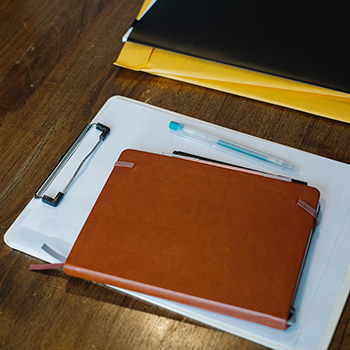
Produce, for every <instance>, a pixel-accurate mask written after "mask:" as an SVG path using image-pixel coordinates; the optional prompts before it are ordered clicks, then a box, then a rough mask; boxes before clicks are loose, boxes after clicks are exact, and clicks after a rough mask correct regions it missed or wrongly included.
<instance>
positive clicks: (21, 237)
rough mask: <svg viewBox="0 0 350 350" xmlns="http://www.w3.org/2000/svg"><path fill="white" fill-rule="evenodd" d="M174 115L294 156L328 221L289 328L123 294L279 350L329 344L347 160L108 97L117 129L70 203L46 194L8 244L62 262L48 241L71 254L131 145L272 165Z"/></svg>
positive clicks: (343, 240)
mask: <svg viewBox="0 0 350 350" xmlns="http://www.w3.org/2000/svg"><path fill="white" fill-rule="evenodd" d="M172 120H175V121H177V122H180V123H184V124H189V125H192V126H195V127H198V128H201V129H202V130H203V131H206V132H208V133H213V134H216V135H218V136H220V137H222V138H225V139H231V140H234V141H236V142H239V143H242V144H247V145H249V146H250V147H252V148H255V149H259V150H261V151H262V152H266V153H270V154H274V155H276V156H279V157H281V158H284V159H287V160H289V161H292V162H293V163H294V164H296V165H297V166H298V167H299V168H300V172H299V175H298V178H299V179H300V180H304V181H307V182H308V183H309V184H310V185H312V186H315V187H317V188H318V189H319V190H320V192H321V213H320V221H321V224H320V225H319V226H318V227H317V229H316V231H315V234H314V238H313V241H312V244H311V248H310V252H309V255H308V259H307V261H306V266H305V269H304V272H303V277H302V280H301V284H300V287H299V290H298V294H297V298H296V301H295V306H296V309H297V322H296V324H294V325H293V326H292V327H290V328H289V329H288V330H286V331H280V330H276V329H272V328H269V327H265V326H262V325H257V324H253V323H251V322H247V321H242V320H238V319H234V318H231V317H228V316H225V315H220V314H215V313H212V312H209V311H204V310H201V309H197V308H193V307H189V306H185V305H182V304H178V303H174V302H170V301H167V300H164V299H159V298H154V297H150V296H147V295H143V294H139V293H134V292H130V291H125V290H123V291H124V292H126V293H129V294H131V295H133V296H136V297H139V298H141V299H143V300H146V301H148V302H151V303H153V304H157V305H159V306H161V307H164V308H167V309H170V310H172V311H175V312H178V313H180V314H182V315H185V316H187V317H190V318H193V319H195V320H198V321H200V322H203V323H206V324H208V325H211V326H213V327H216V328H218V329H221V330H224V331H227V332H229V333H232V334H235V335H238V336H241V337H243V338H246V339H249V340H251V341H254V342H257V343H260V344H263V345H265V346H268V347H271V348H273V349H326V348H327V347H328V345H329V343H330V341H331V338H332V335H333V333H334V330H335V328H336V325H337V322H338V320H339V317H340V315H341V311H342V308H343V307H344V304H345V302H346V299H347V296H348V294H349V289H350V278H349V276H350V270H349V266H350V255H349V254H348V247H350V235H349V234H348V232H349V230H350V206H349V204H348V198H349V197H350V186H348V179H349V178H350V166H349V165H347V164H344V163H340V162H336V161H333V160H330V159H326V158H322V157H319V156H315V155H312V154H310V153H306V152H303V151H300V150H296V149H293V148H290V147H286V146H283V145H279V144H276V143H273V142H269V141H266V140H263V139H259V138H256V137H253V136H249V135H246V134H242V133H238V132H234V131H232V130H229V129H225V128H222V127H219V126H216V125H213V124H210V123H206V122H203V121H200V120H196V119H194V118H190V117H187V116H184V115H181V114H177V113H174V112H170V111H167V110H164V109H161V108H157V107H154V106H151V105H148V104H145V103H141V102H138V101H135V100H131V99H128V98H125V97H121V96H116V97H112V98H110V99H109V100H108V101H107V102H106V104H105V105H104V106H103V108H102V109H101V110H100V112H99V113H98V114H97V115H96V117H95V118H94V120H93V121H92V124H93V123H101V124H103V125H104V126H107V127H109V128H110V134H109V135H108V136H107V137H106V139H105V140H104V142H102V143H101V144H100V145H99V146H98V148H97V149H96V150H95V152H94V154H93V155H92V156H91V157H90V158H89V160H88V164H87V166H86V167H85V168H84V169H83V170H82V171H81V172H80V174H79V175H78V176H77V177H76V178H75V180H74V183H72V184H71V186H70V188H69V191H68V192H67V193H66V194H65V197H64V199H63V200H62V202H61V203H60V204H59V205H58V206H56V207H54V206H51V205H47V204H46V203H44V202H43V201H42V200H41V198H33V199H32V200H31V201H30V202H29V204H28V205H27V206H26V208H25V209H24V210H23V212H22V213H21V214H20V215H19V217H18V218H17V219H16V221H15V222H14V223H13V225H12V226H11V227H10V229H9V230H8V231H7V232H6V234H5V236H4V240H5V242H6V244H8V245H9V246H10V247H11V248H13V249H16V250H19V251H22V252H24V253H27V254H29V255H31V256H33V257H36V258H39V259H41V260H44V261H46V262H50V263H57V260H56V259H55V258H53V256H51V255H50V254H48V253H46V252H45V251H44V250H43V249H42V246H43V245H44V244H47V245H49V246H50V247H51V248H53V249H54V250H55V251H57V252H59V253H60V254H61V255H63V256H68V254H69V251H70V249H71V247H72V246H73V244H74V242H75V240H76V238H77V236H78V235H79V232H80V230H81V228H82V226H83V225H84V223H85V220H86V219H87V217H88V215H89V213H90V211H91V209H92V207H93V205H94V203H95V201H96V199H97V197H98V195H99V193H100V192H101V190H102V188H103V186H104V184H105V182H106V180H107V178H108V176H109V174H110V172H111V171H112V169H113V166H114V163H115V161H116V160H117V159H118V157H119V155H120V153H121V152H122V151H123V150H124V149H127V148H133V149H139V150H144V151H149V152H155V153H167V154H171V153H172V152H173V151H174V150H181V151H184V152H189V153H194V154H197V155H201V156H205V157H209V158H212V159H217V160H221V161H225V162H229V163H234V164H237V165H240V166H245V167H254V168H256V169H258V170H261V171H266V170H269V169H266V168H264V167H263V166H262V165H261V164H254V165H253V166H252V163H251V161H250V160H248V159H247V158H243V157H241V156H240V155H239V154H237V155H234V154H232V153H224V152H220V151H219V150H218V149H212V148H208V147H206V146H204V145H201V144H193V143H191V142H189V141H187V140H185V139H182V138H179V137H177V136H176V135H173V134H172V133H171V132H170V131H169V128H168V125H169V122H170V121H172ZM99 135H100V132H99V130H96V129H94V128H92V129H91V130H89V132H88V133H87V134H86V136H85V137H84V139H83V140H82V141H81V142H80V143H79V147H78V149H77V150H76V151H75V152H74V154H73V155H72V156H71V157H70V159H69V160H68V161H67V162H66V164H65V166H64V170H62V172H60V173H59V174H58V175H57V177H56V178H55V179H54V181H52V183H51V184H50V186H48V188H47V189H46V190H45V191H46V192H47V194H48V195H50V196H55V194H57V191H60V189H62V188H63V187H62V186H64V185H65V184H66V182H67V174H68V179H69V178H71V176H72V174H73V173H74V172H75V170H76V169H77V166H79V164H80V162H81V159H82V158H84V157H85V155H86V154H88V153H89V152H90V151H91V149H92V147H93V145H95V144H96V140H98V138H99ZM272 171H273V170H272ZM39 197H40V196H39ZM28 273H30V272H28ZM233 278H234V276H233Z"/></svg>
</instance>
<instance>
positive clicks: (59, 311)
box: [0, 0, 350, 350]
mask: <svg viewBox="0 0 350 350" xmlns="http://www.w3.org/2000/svg"><path fill="white" fill-rule="evenodd" d="M141 5H142V0H89V1H87V0H86V1H83V0H51V1H42V0H2V1H1V2H0V43H1V45H0V84H1V88H0V149H1V153H0V233H1V236H2V237H3V235H4V234H5V232H6V231H7V229H8V228H9V227H10V225H11V224H12V223H13V221H14V220H15V219H16V217H17V216H18V215H19V214H20V213H21V211H22V210H23V209H24V208H25V206H26V205H27V203H28V202H29V201H30V199H31V198H32V196H33V194H34V193H35V191H36V190H37V189H38V188H39V186H40V184H41V183H42V182H43V181H44V179H45V178H46V176H47V175H48V174H49V172H50V171H51V170H52V168H53V167H54V166H55V165H56V163H57V160H58V159H59V157H60V155H61V154H63V153H64V152H65V151H66V150H67V149H68V148H69V146H70V145H71V143H72V140H74V139H75V138H76V137H77V136H78V135H79V133H80V132H81V130H82V129H83V128H84V126H85V125H86V124H87V123H88V122H90V121H91V119H92V118H93V117H94V116H95V115H96V113H97V112H98V111H99V109H100V108H101V107H102V106H103V104H104V103H105V102H106V101H107V99H108V98H110V97H111V96H114V95H122V96H126V97H130V98H133V99H135V100H139V101H142V102H147V103H150V104H152V105H155V106H158V107H162V108H166V109H169V110H172V111H175V112H179V113H182V114H185V115H188V116H191V117H194V118H198V119H202V120H205V121H209V122H212V123H215V124H218V125H221V126H225V127H228V128H231V129H234V130H237V131H240V132H244V133H247V134H251V135H254V136H258V137H261V138H264V139H267V140H271V141H274V142H278V143H281V144H284V145H288V146H291V147H294V148H298V149H301V150H304V151H307V152H310V153H313V154H317V155H320V156H323V157H327V158H331V159H335V160H338V161H341V162H344V163H348V164H350V125H349V124H346V123H341V122H338V121H334V120H330V119H326V118H321V117H318V116H314V115H310V114H306V113H302V112H298V111H294V110H290V109H287V108H283V107H279V106H274V105H269V104H266V103H262V102H259V101H254V100H250V99H246V98H243V97H239V96H234V95H230V94H226V93H223V92H219V91H214V90H210V89H206V88H202V87H198V86H194V85H190V84H186V83H181V82H177V81H174V80H169V79H164V78H161V77H157V76H153V75H149V74H146V73H142V72H134V71H131V70H127V69H123V68H120V67H117V66H115V65H113V62H114V61H115V60H116V58H117V56H118V54H119V52H120V50H121V48H122V40H121V39H122V36H123V35H124V33H125V32H126V30H127V29H128V27H129V26H130V25H131V23H132V21H133V19H134V18H135V16H136V15H137V13H138V11H139V9H140V8H141ZM0 258H1V264H0V348H1V349H244V350H248V349H263V348H264V347H263V346H260V345H257V344H254V343H252V342H250V341H248V340H244V339H241V338H239V337H236V336H234V335H231V334H228V333H225V332H222V331H219V330H217V329H214V328H212V327H208V326H206V325H203V324H201V323H199V322H196V321H193V320H191V319H188V318H186V317H183V316H181V315H178V314H175V313H173V312H170V311H167V310H164V309H162V308H159V307H157V306H154V305H151V304H148V303H146V302H143V301H140V300H137V299H136V298H133V297H130V296H128V295H125V294H122V293H119V292H116V291H114V290H111V289H108V288H105V287H103V286H101V285H97V284H94V283H90V282H87V281H84V280H80V279H77V278H73V277H69V276H67V275H65V274H64V273H63V272H61V271H46V272H30V271H28V267H29V265H30V264H31V263H36V262H38V260H36V259H34V258H31V257H29V256H27V255H25V254H23V253H20V252H17V251H14V250H11V249H10V248H9V247H7V246H6V245H5V243H4V242H3V240H2V241H1V243H0ZM349 345H350V302H349V300H348V302H347V304H346V306H345V308H344V310H343V313H342V316H341V318H340V321H339V324H338V326H337V329H336V331H335V333H334V336H333V339H332V342H331V345H330V349H348V348H349Z"/></svg>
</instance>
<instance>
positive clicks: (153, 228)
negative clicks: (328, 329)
mask: <svg viewBox="0 0 350 350" xmlns="http://www.w3.org/2000/svg"><path fill="white" fill-rule="evenodd" d="M116 165H117V166H115V167H114V169H113V171H112V173H111V175H110V177H109V179H108V180H107V183H106V185H105V187H104V189H103V190H102V192H101V194H100V196H99V198H98V200H97V202H96V204H95V206H94V208H93V210H92V212H91V213H90V215H89V217H88V219H87V221H86V223H85V225H84V227H83V229H82V231H81V233H80V235H79V237H78V238H77V240H76V242H75V244H74V246H73V248H72V250H71V252H70V254H69V256H68V258H67V260H66V263H65V264H64V270H65V272H66V273H67V274H70V275H73V276H76V277H81V278H85V279H88V280H91V281H95V282H100V283H104V284H107V285H112V286H116V287H120V288H124V289H128V290H132V291H136V292H140V293H144V294H148V295H153V296H156V297H160V298H164V299H168V300H172V301H175V302H179V303H183V304H187V305H190V306H194V307H198V308H202V309H206V310H210V311H213V312H217V313H223V314H226V315H229V316H232V317H237V318H241V319H244V320H248V321H252V322H256V323H260V324H263V325H266V326H270V327H273V328H278V329H286V328H287V326H288V319H289V316H290V311H291V308H292V306H293V300H294V297H295V294H296V291H297V286H298V282H299V279H300V275H301V272H302V269H303V265H304V261H305V258H306V255H307V251H308V247H309V243H310V240H311V236H312V231H313V227H314V217H313V216H312V215H310V213H309V212H308V211H307V210H305V208H303V207H301V206H299V205H298V204H297V203H298V201H299V200H302V201H303V202H305V203H307V205H309V206H310V207H312V208H315V209H316V208H317V206H318V201H319V196H320V194H319V191H318V190H317V189H316V188H313V187H310V186H307V185H302V184H298V183H292V182H287V181H282V180H276V179H273V178H269V177H264V176H260V175H254V174H248V173H244V172H241V171H237V170H234V169H232V170H231V169H224V168H222V167H218V166H215V165H208V164H200V163H198V162H194V161H190V160H187V159H179V158H174V157H171V156H165V155H160V154H154V153H148V152H143V151H138V150H125V151H124V152H123V153H122V154H121V156H120V157H119V160H118V161H117V163H116Z"/></svg>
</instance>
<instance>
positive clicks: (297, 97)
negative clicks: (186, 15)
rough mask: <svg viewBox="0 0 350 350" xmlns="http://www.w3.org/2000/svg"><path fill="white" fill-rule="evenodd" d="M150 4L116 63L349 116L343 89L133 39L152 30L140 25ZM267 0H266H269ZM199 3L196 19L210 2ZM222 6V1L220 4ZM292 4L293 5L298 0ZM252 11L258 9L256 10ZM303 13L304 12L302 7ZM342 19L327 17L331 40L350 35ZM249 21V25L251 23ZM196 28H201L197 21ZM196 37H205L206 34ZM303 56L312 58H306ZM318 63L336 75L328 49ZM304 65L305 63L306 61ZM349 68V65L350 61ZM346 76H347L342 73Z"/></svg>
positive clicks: (341, 50)
mask: <svg viewBox="0 0 350 350" xmlns="http://www.w3.org/2000/svg"><path fill="white" fill-rule="evenodd" d="M157 3H158V4H157ZM157 3H156V4H155V5H153V6H156V5H157V6H164V4H162V3H164V1H157ZM166 3H168V2H166ZM170 3H171V2H169V4H170ZM237 3H238V2H237V1H231V2H230V6H238V5H237ZM240 3H241V4H240V5H239V6H244V4H245V3H244V2H240ZM149 4H150V1H149V0H146V1H145V3H144V5H143V7H142V9H141V11H140V13H139V15H138V16H137V19H138V20H140V21H139V22H136V25H135V26H134V28H133V31H134V30H135V32H134V33H133V31H132V33H133V34H131V35H130V37H129V40H128V41H127V42H125V44H124V46H123V49H122V51H121V52H120V54H119V57H118V59H117V61H116V62H115V64H116V65H118V66H121V67H124V68H128V69H132V70H135V71H143V72H146V73H151V74H156V75H159V76H162V77H165V78H170V79H175V80H179V81H183V82H187V83H192V84H196V85H199V86H204V87H207V88H212V89H216V90H220V91H224V92H227V93H232V94H236V95H240V96H244V97H248V98H252V99H256V100H260V101H264V102H268V103H273V104H276V105H281V106H284V107H288V108H292V109H297V110H300V111H304V112H308V113H313V114H316V115H320V116H323V117H327V118H333V119H337V120H340V121H345V122H349V121H350V117H349V111H350V95H349V94H348V93H344V92H340V91H338V90H334V89H330V88H325V87H323V85H322V86H316V85H311V84H307V83H304V82H301V81H304V80H305V79H304V80H301V81H300V80H292V79H287V78H286V77H285V76H284V75H283V76H277V75H275V74H267V73H266V72H265V71H264V72H262V71H261V70H259V71H257V70H254V69H253V68H250V67H248V68H247V67H246V66H245V65H242V66H238V65H232V64H224V63H221V62H219V61H213V60H209V59H205V58H200V57H199V56H198V55H197V56H192V55H190V54H189V53H186V54H185V53H183V52H184V51H183V50H181V52H180V51H175V50H174V49H173V48H172V47H170V48H167V49H164V48H159V46H157V45H156V43H153V44H151V43H150V42H151V41H150V40H147V42H148V43H149V44H140V43H139V41H137V42H136V41H131V40H132V38H134V39H133V40H137V39H138V38H137V37H136V36H139V35H141V36H144V35H148V34H147V32H146V34H142V33H141V34H140V31H141V30H143V28H142V26H143V25H142V26H140V25H141V24H142V23H143V21H144V20H146V19H147V17H146V15H147V16H148V15H152V12H151V10H152V11H153V10H154V9H153V7H152V8H151V9H150V10H149V11H148V12H146V14H145V11H146V9H147V8H148V6H149ZM211 4H212V6H214V3H213V2H211ZM263 4H264V5H265V2H264V3H263ZM291 4H292V3H291ZM305 4H306V5H305V6H306V9H307V8H308V7H309V8H310V6H311V5H310V2H309V1H308V2H306V3H305ZM196 5H197V12H195V11H194V12H193V13H192V14H193V18H195V19H196V20H199V19H200V18H201V17H200V15H201V13H202V12H203V10H202V8H203V6H207V5H206V3H205V2H197V3H196ZM215 5H217V2H215ZM267 5H268V4H267ZM218 6H222V5H220V4H218ZM247 6H248V3H247ZM291 6H294V3H293V4H292V5H291ZM315 6H316V5H315ZM299 7H300V5H299ZM333 7H334V9H333V10H332V11H333V14H332V16H331V17H332V18H333V19H334V17H335V16H336V13H337V11H338V12H340V13H341V12H342V11H341V10H339V8H337V6H333ZM252 11H253V13H254V9H253V10H252ZM319 11H321V12H322V8H317V13H318V12H319ZM209 12H210V11H209ZM231 12H232V11H231ZM285 12H286V15H288V13H287V8H286V10H285ZM301 12H302V13H303V11H301ZM314 13H315V11H314V12H313V15H312V16H314ZM262 14H263V13H262ZM262 14H261V15H262ZM270 16H272V14H270ZM300 16H302V15H298V18H299V17H300ZM305 16H306V14H304V17H305ZM312 16H311V17H312ZM312 18H313V17H312ZM294 20H295V21H296V22H297V23H298V25H296V24H295V23H294V24H293V27H292V28H291V29H290V30H292V29H293V28H294V27H296V26H297V28H298V30H299V31H300V30H301V29H300V27H299V25H300V21H297V20H296V19H294ZM232 22H233V15H232V19H230V20H229V23H232ZM210 23H212V21H210V22H208V26H209V25H210ZM247 23H249V26H252V27H254V25H256V23H255V22H254V21H252V20H249V21H247ZM342 23H344V22H342V21H339V23H338V24H337V25H336V26H334V27H333V26H332V25H329V21H328V18H327V28H332V30H331V31H329V32H328V33H327V38H328V40H333V39H332V38H331V39H330V37H332V34H334V40H335V41H337V42H339V43H340V42H341V41H343V42H345V41H346V40H345V39H344V38H345V37H346V35H345V36H344V33H345V32H346V31H345V32H344V31H343V30H340V27H341V26H342V25H343V24H342ZM181 26H182V20H181ZM245 26H248V24H247V25H245ZM178 27H180V26H179V25H177V28H178ZM193 28H194V29H196V28H195V27H194V26H193ZM220 28H222V27H221V26H220V27H219V28H214V30H218V31H219V30H220ZM249 28H250V27H249ZM259 28H260V27H259ZM316 28H318V27H316ZM275 29H276V28H275ZM242 30H243V28H242ZM276 30H277V29H276ZM324 30H326V28H324ZM347 30H348V29H347ZM175 32H176V30H175ZM317 33H318V34H319V37H320V39H321V40H323V34H322V33H321V32H320V31H318V32H317ZM314 34H315V33H314ZM172 35H176V34H172ZM220 35H221V36H222V37H223V40H225V39H226V40H227V41H229V40H228V39H227V36H226V33H223V32H220ZM236 36H238V38H239V37H240V36H241V29H240V30H239V32H238V34H237V35H236ZM342 38H343V39H344V40H345V41H344V40H343V39H342ZM197 39H198V40H200V39H201V38H197ZM202 39H203V38H202ZM142 41H145V40H142ZM183 42H187V39H185V40H184V41H183ZM283 43H284V42H282V44H283ZM284 44H285V43H284ZM319 46H320V45H319ZM167 47H168V46H167ZM269 47H270V43H267V44H266V48H269ZM323 47H324V50H325V51H326V52H327V53H328V54H330V55H332V47H329V46H327V45H326V42H324V46H323ZM224 49H225V50H231V51H232V50H234V48H233V44H232V43H231V44H227V43H226V44H225V47H224ZM311 49H313V46H311V47H310V50H311ZM310 50H309V48H307V52H309V51H310ZM336 50H337V51H336V52H334V53H333V61H334V60H338V58H339V60H340V62H343V57H349V49H348V48H347V47H346V46H344V45H343V44H340V45H338V46H337V47H336ZM266 51H267V49H266V50H264V52H263V53H265V54H266ZM305 53H306V52H305ZM298 54H299V55H300V51H295V52H294V51H293V55H292V56H288V57H287V56H285V57H283V59H282V60H283V62H284V61H285V60H288V59H289V60H292V61H293V60H294V56H295V55H298ZM274 57H275V56H274V55H272V54H271V59H272V58H273V59H275V58H274ZM253 58H254V59H258V58H259V56H258V55H257V56H256V57H255V55H254V57H253ZM301 58H302V57H301ZM304 58H305V59H307V58H306V57H304ZM318 61H321V63H319V62H318ZM345 61H347V59H345ZM268 62H270V61H268ZM272 62H273V61H271V63H272ZM316 62H317V64H316V66H317V65H319V64H321V65H322V64H323V65H327V67H326V68H325V69H324V73H322V74H323V75H327V74H331V72H333V73H334V71H333V70H334V67H333V66H332V65H331V64H330V62H329V61H327V60H325V57H324V55H323V54H322V55H321V57H318V58H317V60H316ZM322 62H323V63H322ZM283 64H285V63H283ZM313 64H315V62H312V65H313ZM299 66H300V65H299ZM301 66H302V67H303V65H301ZM341 66H342V64H340V65H338V63H337V65H336V69H337V70H341V69H342V68H341ZM242 67H244V68H242ZM345 67H347V65H346V66H345ZM343 68H344V67H343ZM314 69H315V68H313V70H314ZM345 70H346V71H348V70H347V68H345ZM327 72H328V73H327ZM274 73H277V72H274ZM334 74H335V73H334ZM346 74H347V73H346ZM341 75H342V76H343V73H342V74H341ZM340 79H342V78H340ZM326 86H328V84H326Z"/></svg>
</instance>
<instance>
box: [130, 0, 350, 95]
mask: <svg viewBox="0 0 350 350" xmlns="http://www.w3.org/2000/svg"><path fill="white" fill-rule="evenodd" d="M347 17H348V10H347V3H346V2H345V1H340V0H335V1H332V2H331V1H313V0H304V1H299V0H296V1H286V0H285V1H282V0H279V1H271V0H265V1H261V0H216V1H212V0H201V1H199V0H158V1H157V2H156V3H155V4H154V5H153V6H152V7H151V8H150V9H149V10H148V11H147V12H146V14H145V15H144V16H143V17H142V18H141V19H140V20H139V21H137V22H136V23H134V25H133V30H132V32H131V34H130V36H129V39H128V40H129V41H132V42H136V43H139V44H145V45H149V46H153V47H158V48H161V49H166V50H169V51H174V52H178V53H182V54H187V55H190V56H194V57H199V58H204V59H208V60H211V61H215V62H219V63H224V64H229V65H233V66H237V67H242V68H246V69H250V70H254V71H258V72H263V73H267V74H272V75H276V76H280V77H283V78H288V79H293V80H297V81H300V82H304V83H309V84H313V85H318V86H321V87H326V88H330V89H333V90H338V91H343V92H347V93H349V92H350V68H349V67H350V65H349V62H350V46H349V45H348V40H349V37H350V25H349V22H348V18H347Z"/></svg>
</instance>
